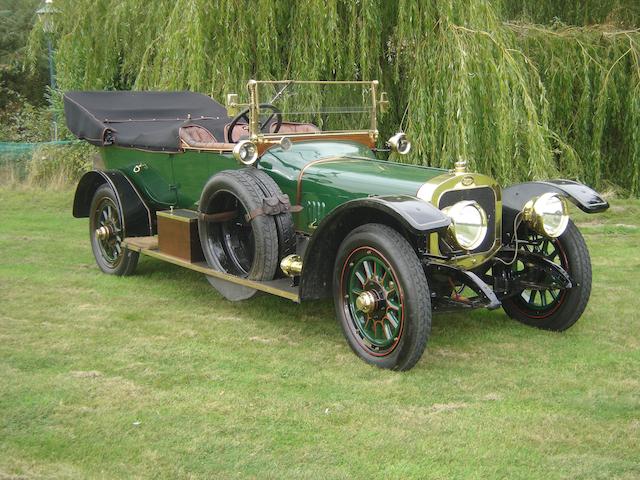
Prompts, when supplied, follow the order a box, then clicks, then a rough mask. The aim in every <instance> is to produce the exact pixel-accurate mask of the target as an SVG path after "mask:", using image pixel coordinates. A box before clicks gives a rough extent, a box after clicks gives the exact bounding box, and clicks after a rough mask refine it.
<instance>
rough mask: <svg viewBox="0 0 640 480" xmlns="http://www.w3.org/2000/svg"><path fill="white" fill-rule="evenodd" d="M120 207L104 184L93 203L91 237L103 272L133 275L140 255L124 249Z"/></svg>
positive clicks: (97, 260) (113, 194) (110, 190)
mask: <svg viewBox="0 0 640 480" xmlns="http://www.w3.org/2000/svg"><path fill="white" fill-rule="evenodd" d="M124 233H125V232H124V225H123V222H122V217H121V212H120V204H119V201H118V198H117V196H116V193H115V192H114V191H113V189H112V188H111V186H109V185H107V184H104V185H101V186H100V187H99V188H98V189H97V190H96V193H95V194H94V195H93V200H92V201H91V216H90V218H89V237H90V238H91V249H92V250H93V256H94V257H95V259H96V263H97V264H98V267H100V270H102V271H103V272H104V273H108V274H110V275H131V274H132V273H133V271H134V270H135V268H136V266H137V265H138V252H132V251H131V250H128V249H126V248H124V247H123V246H122V241H123V240H124Z"/></svg>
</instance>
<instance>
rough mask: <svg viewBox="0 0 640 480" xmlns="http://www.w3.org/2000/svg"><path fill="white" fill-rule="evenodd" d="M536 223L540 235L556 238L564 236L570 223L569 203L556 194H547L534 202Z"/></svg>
mask: <svg viewBox="0 0 640 480" xmlns="http://www.w3.org/2000/svg"><path fill="white" fill-rule="evenodd" d="M533 213H534V223H535V224H536V225H537V226H538V230H542V231H541V232H539V233H542V234H544V235H547V236H549V237H552V238H555V237H559V236H560V235H562V234H563V233H564V231H565V229H566V228H567V224H568V223H569V212H568V208H567V202H566V200H565V199H564V198H562V197H560V196H559V195H556V194H555V193H545V194H542V195H541V196H540V197H538V198H537V199H536V200H535V201H534V202H533Z"/></svg>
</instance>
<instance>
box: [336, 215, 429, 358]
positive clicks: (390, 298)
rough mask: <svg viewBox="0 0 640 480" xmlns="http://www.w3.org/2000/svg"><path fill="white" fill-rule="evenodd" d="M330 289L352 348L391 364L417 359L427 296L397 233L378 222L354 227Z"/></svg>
mask: <svg viewBox="0 0 640 480" xmlns="http://www.w3.org/2000/svg"><path fill="white" fill-rule="evenodd" d="M333 289H334V302H335V306H336V314H337V317H338V321H339V322H340V325H341V327H342V330H343V333H344V335H345V338H346V339H347V342H348V343H349V345H350V346H351V348H352V349H353V351H354V352H355V353H356V354H358V355H359V356H360V357H361V358H362V359H363V360H365V361H367V362H369V363H371V364H373V365H376V366H378V367H381V368H389V369H395V370H408V369H410V368H412V367H413V366H414V365H415V364H416V363H417V362H418V360H419V359H420V357H421V356H422V353H423V352H424V349H425V346H426V342H427V337H428V335H429V331H430V328H431V297H430V293H429V286H428V284H427V279H426V276H425V273H424V270H423V269H422V265H421V264H420V261H419V260H418V257H417V255H416V253H415V251H414V250H413V248H412V247H411V245H410V244H409V243H408V242H407V240H406V239H405V238H404V237H403V236H402V235H400V233H398V232H397V231H396V230H394V229H392V228H390V227H388V226H386V225H378V224H368V225H364V226H362V227H359V228H356V229H355V230H353V232H351V233H350V234H349V235H348V236H347V237H346V238H345V239H344V241H343V242H342V244H341V245H340V248H339V250H338V255H337V258H336V263H335V266H334V282H333Z"/></svg>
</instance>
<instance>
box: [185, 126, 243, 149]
mask: <svg viewBox="0 0 640 480" xmlns="http://www.w3.org/2000/svg"><path fill="white" fill-rule="evenodd" d="M179 135H180V140H182V141H183V142H184V143H185V144H187V145H188V146H189V147H193V148H203V149H212V150H231V149H232V148H233V143H223V142H218V141H217V140H216V137H214V136H213V134H212V133H211V132H210V131H209V130H207V129H206V128H204V127H202V126H200V125H188V126H186V127H180V130H179Z"/></svg>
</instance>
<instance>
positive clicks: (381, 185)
mask: <svg viewBox="0 0 640 480" xmlns="http://www.w3.org/2000/svg"><path fill="white" fill-rule="evenodd" d="M102 151H103V160H104V164H105V166H106V167H107V168H108V169H117V170H120V171H121V172H123V173H124V174H125V175H126V176H127V177H128V178H130V179H131V180H132V182H133V183H134V184H135V186H136V187H137V188H138V189H139V190H140V191H141V192H143V194H144V195H145V197H146V198H147V199H148V202H149V203H150V204H152V205H153V206H154V207H155V209H156V210H160V209H168V208H170V207H174V208H190V209H197V203H198V201H199V198H200V193H201V192H202V188H203V187H204V184H205V183H206V182H207V180H208V179H209V178H210V177H211V176H212V175H215V174H216V173H218V172H221V171H223V170H233V169H237V168H239V166H238V162H237V161H236V160H235V159H234V158H233V157H232V156H231V155H229V154H220V153H215V152H205V151H202V152H199V151H187V152H184V153H160V152H148V151H141V150H134V149H126V148H119V147H108V148H103V149H102ZM258 168H259V169H261V170H264V171H265V172H266V173H267V174H269V175H270V176H271V177H272V178H273V179H274V180H275V181H276V183H277V184H278V186H279V187H280V189H281V190H282V191H283V193H285V194H287V195H289V198H290V199H291V202H292V203H295V204H299V205H301V206H302V207H303V209H302V211H301V212H300V213H298V214H294V221H295V224H296V229H297V230H298V231H301V232H306V233H311V232H313V230H314V229H315V228H316V227H317V226H318V225H319V223H320V222H321V221H322V219H323V218H324V217H325V216H326V215H328V214H329V213H330V212H331V211H333V210H334V209H335V208H337V207H339V206H340V205H342V204H343V203H345V202H348V201H350V200H355V199H358V198H364V197H371V196H389V195H411V196H414V197H415V195H416V193H417V191H418V190H419V189H420V187H421V186H422V185H423V184H424V183H425V182H426V181H428V180H430V179H432V178H434V177H437V176H438V175H441V174H442V173H444V172H445V170H442V169H437V168H429V167H422V166H417V165H408V164H401V163H396V162H391V161H386V160H379V159H377V158H376V157H375V155H374V153H373V152H372V151H371V149H369V148H368V147H366V146H364V145H362V144H360V143H357V142H348V141H335V140H332V141H327V140H321V141H305V142H296V143H294V144H293V145H292V147H291V148H290V149H289V150H286V151H285V150H283V149H282V148H281V147H279V146H276V147H272V148H271V149H269V150H268V151H267V152H265V153H264V154H263V156H262V158H261V159H260V162H259V164H258Z"/></svg>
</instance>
